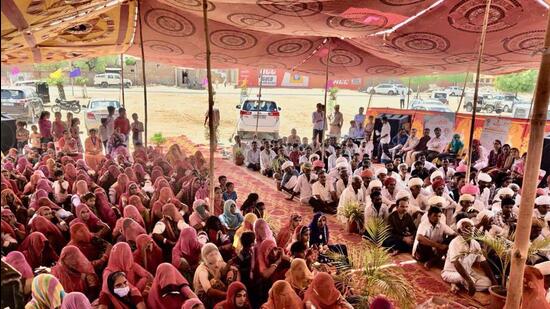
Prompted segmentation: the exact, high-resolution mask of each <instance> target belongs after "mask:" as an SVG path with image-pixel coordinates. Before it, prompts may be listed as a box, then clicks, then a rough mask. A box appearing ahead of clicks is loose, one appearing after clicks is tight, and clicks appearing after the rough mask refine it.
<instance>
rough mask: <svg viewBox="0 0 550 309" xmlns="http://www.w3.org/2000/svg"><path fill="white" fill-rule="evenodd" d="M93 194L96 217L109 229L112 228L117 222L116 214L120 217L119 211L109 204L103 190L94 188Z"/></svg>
mask: <svg viewBox="0 0 550 309" xmlns="http://www.w3.org/2000/svg"><path fill="white" fill-rule="evenodd" d="M94 194H95V206H96V209H97V216H98V217H99V218H101V220H103V222H105V223H107V225H109V227H110V228H114V227H115V224H116V221H117V214H118V216H120V215H121V214H120V211H119V210H118V208H116V207H114V206H112V205H111V203H109V199H108V198H107V194H106V193H105V190H104V189H103V188H96V189H95V190H94ZM87 205H88V204H87Z"/></svg>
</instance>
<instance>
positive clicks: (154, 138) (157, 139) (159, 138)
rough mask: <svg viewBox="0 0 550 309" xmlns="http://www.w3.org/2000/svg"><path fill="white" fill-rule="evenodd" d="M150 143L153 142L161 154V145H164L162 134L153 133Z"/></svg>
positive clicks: (164, 140) (164, 139)
mask: <svg viewBox="0 0 550 309" xmlns="http://www.w3.org/2000/svg"><path fill="white" fill-rule="evenodd" d="M151 142H153V143H154V144H155V145H156V146H157V149H159V150H160V151H161V152H162V144H164V143H166V138H165V137H164V136H162V133H160V132H159V133H155V134H153V136H152V137H151Z"/></svg>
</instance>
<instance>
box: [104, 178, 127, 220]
mask: <svg viewBox="0 0 550 309" xmlns="http://www.w3.org/2000/svg"><path fill="white" fill-rule="evenodd" d="M129 183H130V179H129V178H128V175H126V174H120V175H118V177H117V179H116V182H115V183H114V184H112V185H111V187H110V188H109V202H111V203H112V204H113V205H115V206H118V205H119V204H120V198H121V197H122V194H124V192H125V191H126V187H127V186H128V184H129ZM118 209H119V210H120V212H122V208H120V207H119V208H118Z"/></svg>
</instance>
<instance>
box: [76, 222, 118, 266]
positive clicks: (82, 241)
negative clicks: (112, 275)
mask: <svg viewBox="0 0 550 309" xmlns="http://www.w3.org/2000/svg"><path fill="white" fill-rule="evenodd" d="M67 245H68V246H75V247H77V248H78V249H79V250H80V252H82V253H83V254H84V256H86V258H87V259H88V260H89V261H90V262H91V263H92V265H93V266H94V268H95V269H96V271H97V272H98V273H101V272H100V271H102V270H103V267H104V266H105V264H106V263H107V261H108V260H109V254H110V251H111V247H112V246H111V244H110V243H109V242H107V241H105V240H103V239H101V238H97V237H95V236H93V235H92V233H90V230H88V227H87V226H86V224H84V223H75V224H73V225H71V241H69V243H68V244H67Z"/></svg>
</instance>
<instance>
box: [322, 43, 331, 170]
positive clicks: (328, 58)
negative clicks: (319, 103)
mask: <svg viewBox="0 0 550 309" xmlns="http://www.w3.org/2000/svg"><path fill="white" fill-rule="evenodd" d="M330 43H331V42H330V38H328V41H327V44H328V53H327V64H326V66H325V101H324V105H323V109H324V111H323V136H322V137H321V138H320V142H321V161H323V162H325V156H326V155H325V141H324V139H326V132H325V131H326V129H327V128H328V126H327V112H328V110H327V92H328V66H329V62H330V49H331V48H330V47H331V46H330Z"/></svg>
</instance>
